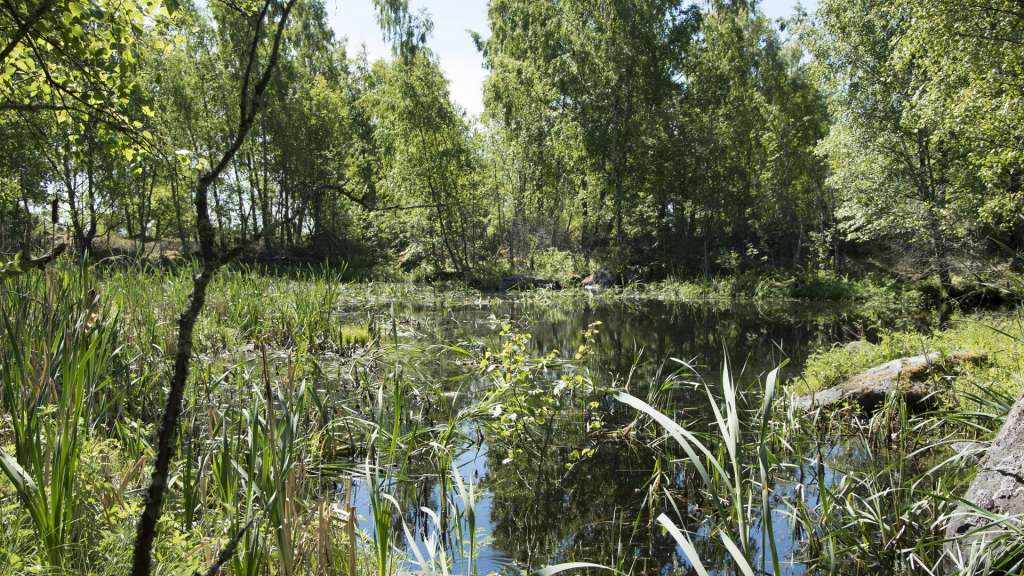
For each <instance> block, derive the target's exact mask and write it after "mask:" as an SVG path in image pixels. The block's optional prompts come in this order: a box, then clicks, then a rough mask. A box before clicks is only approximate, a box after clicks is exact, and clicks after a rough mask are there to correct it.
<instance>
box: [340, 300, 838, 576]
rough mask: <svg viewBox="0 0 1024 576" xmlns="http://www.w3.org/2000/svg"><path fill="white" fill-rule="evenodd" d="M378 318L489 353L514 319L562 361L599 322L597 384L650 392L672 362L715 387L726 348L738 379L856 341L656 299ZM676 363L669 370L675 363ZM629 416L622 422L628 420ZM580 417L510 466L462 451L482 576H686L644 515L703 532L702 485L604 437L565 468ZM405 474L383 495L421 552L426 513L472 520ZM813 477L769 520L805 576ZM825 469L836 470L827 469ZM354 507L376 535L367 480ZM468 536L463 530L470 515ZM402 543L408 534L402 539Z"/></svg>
mask: <svg viewBox="0 0 1024 576" xmlns="http://www.w3.org/2000/svg"><path fill="white" fill-rule="evenodd" d="M383 315H384V316H386V318H385V320H384V321H382V322H380V324H381V326H382V329H383V330H389V329H390V330H392V331H394V333H395V335H397V336H399V337H400V338H405V339H416V340H419V341H421V342H425V343H428V344H430V343H453V342H467V343H478V342H483V343H485V344H486V345H488V346H490V347H491V348H492V349H493V348H496V347H497V336H496V333H497V327H498V326H499V325H500V323H502V322H512V323H514V324H516V325H517V326H518V327H521V328H522V329H523V330H525V331H526V332H528V333H529V334H531V336H532V339H531V341H530V345H531V347H532V348H533V350H534V351H535V352H536V353H538V354H543V353H547V352H549V351H552V350H558V351H559V354H560V355H561V356H563V357H565V358H571V356H572V354H574V352H575V350H576V349H577V348H578V347H579V346H580V344H582V342H583V340H582V333H583V331H584V330H585V329H586V328H587V327H588V326H590V325H591V324H593V323H594V322H601V323H602V326H601V329H600V332H599V334H598V336H597V337H596V340H595V341H594V345H593V346H592V354H591V355H590V357H589V362H590V368H592V371H593V374H594V375H595V376H599V377H601V378H605V379H614V380H616V381H618V382H620V383H621V382H624V381H625V380H626V379H627V378H628V379H629V380H630V386H631V389H636V388H641V389H642V388H643V387H644V386H646V385H647V384H649V383H651V382H655V381H658V379H659V378H660V377H661V376H664V374H665V371H666V364H665V362H666V361H667V360H668V359H669V358H680V359H684V360H686V361H688V362H691V363H692V364H693V365H694V366H696V367H698V370H699V371H700V372H702V373H703V374H704V375H705V377H707V379H708V381H710V382H714V381H715V380H716V378H717V375H718V374H719V373H720V370H721V366H722V363H723V362H724V361H725V355H726V351H728V355H729V356H730V357H731V363H732V365H733V366H734V367H735V368H734V372H735V373H736V374H737V378H736V379H737V381H738V382H739V383H741V384H742V383H744V382H746V383H756V382H757V379H758V378H759V377H760V376H762V375H763V374H764V373H766V372H767V371H768V370H770V369H773V368H775V367H776V366H778V365H780V364H782V362H783V361H784V360H788V362H789V364H788V365H787V367H786V368H785V371H786V372H785V373H784V376H785V375H787V374H788V375H789V376H792V375H794V374H797V373H798V372H799V370H800V368H801V367H802V365H803V363H804V361H805V360H806V358H807V355H808V354H809V353H810V352H811V351H812V350H814V349H815V348H817V347H819V346H822V345H825V344H828V343H831V342H835V341H839V340H844V339H847V338H849V337H850V336H851V335H852V334H854V333H856V332H857V331H858V330H857V328H856V327H855V326H854V325H853V324H851V323H850V322H849V321H848V320H847V319H845V318H844V317H843V316H842V314H841V313H836V312H835V311H829V310H815V309H811V308H808V307H802V308H794V309H790V310H787V311H785V312H783V313H779V311H778V310H774V311H765V310H761V309H758V308H756V307H754V306H752V305H747V306H744V305H738V306H735V307H715V306H705V305H669V304H666V303H662V302H657V301H645V302H634V303H621V302H614V303H613V302H602V301H596V302H591V301H585V300H584V301H573V302H568V303H567V302H560V303H557V304H540V303H523V302H519V301H516V300H508V301H499V302H490V303H487V304H486V305H469V304H456V305H448V306H442V307H439V308H438V307H434V308H421V307H417V306H415V305H409V306H404V307H399V308H392V309H391V310H389V311H387V312H386V313H385V314H383ZM677 367H678V366H677V365H674V364H673V365H672V367H671V369H675V368H677ZM422 368H423V369H424V370H426V371H431V372H438V374H437V376H439V377H443V378H448V377H452V376H457V375H462V376H465V375H466V374H471V375H472V374H473V370H472V369H471V368H468V367H467V366H464V365H438V366H429V367H422ZM606 383H607V382H606ZM462 389H463V390H467V389H468V390H473V389H474V388H473V387H464V388H462ZM471 400H472V399H468V398H464V401H471ZM675 401H676V402H677V403H678V404H679V405H680V406H682V407H686V408H689V409H706V406H707V405H706V400H705V399H703V398H702V397H698V396H693V397H690V396H688V395H687V393H685V392H680V393H678V398H676V399H675ZM620 412H621V413H622V414H620V415H621V416H622V420H623V421H625V419H627V418H628V417H629V416H628V415H627V414H625V411H621V410H620ZM574 422H575V423H576V424H578V418H577V417H575V416H573V415H564V417H562V418H554V419H552V420H551V421H550V422H548V423H546V425H545V430H543V435H542V437H543V439H544V441H543V443H542V445H541V446H540V447H539V449H538V450H536V452H531V453H527V454H524V455H523V456H522V457H521V458H520V459H518V460H517V461H516V462H515V463H514V464H504V463H503V459H504V454H503V453H496V452H491V451H489V450H488V442H487V438H481V439H480V440H481V441H480V442H472V443H467V444H466V445H465V446H462V447H461V449H459V450H458V451H457V452H456V453H455V464H456V466H458V468H459V470H460V473H461V474H462V475H463V476H464V477H465V478H466V479H467V481H469V482H472V483H474V484H476V485H477V486H478V488H479V490H480V496H479V499H478V502H477V506H476V525H477V528H478V530H479V538H478V541H479V542H481V543H482V545H481V547H480V552H479V557H478V560H477V572H478V573H480V574H487V573H491V572H498V573H510V574H511V573H519V572H521V571H522V570H523V569H526V568H529V569H536V568H538V567H541V566H544V565H547V564H551V563H556V562H562V561H570V560H586V561H591V562H598V563H603V564H606V565H609V566H617V567H619V568H621V569H623V570H628V571H630V572H632V573H637V574H654V573H666V572H672V571H676V570H677V569H678V570H679V571H681V572H683V573H685V572H686V571H687V567H688V564H687V563H686V561H685V559H684V558H683V557H682V556H681V554H680V551H679V550H678V549H677V547H676V545H675V542H674V541H673V540H672V539H671V538H670V537H668V536H667V535H664V534H662V533H661V531H660V530H659V529H657V528H652V527H651V526H652V523H651V522H650V521H649V520H650V519H651V518H653V517H654V516H656V515H657V514H658V513H660V512H661V511H666V510H673V509H674V508H673V507H676V508H678V507H682V508H683V509H684V511H685V512H687V514H686V516H688V517H689V518H690V520H691V521H692V522H693V525H690V526H686V528H687V529H689V530H691V531H693V532H696V533H697V534H700V533H701V532H702V530H705V529H704V528H702V526H701V524H700V510H699V508H698V507H697V505H696V504H692V505H691V504H688V503H689V502H698V501H699V499H698V498H696V497H694V498H688V496H687V495H688V491H689V490H696V488H697V483H696V482H695V481H694V479H693V478H687V477H686V475H685V474H681V473H677V474H674V475H672V474H666V473H661V472H659V471H661V470H668V469H670V468H673V467H672V466H671V465H670V464H669V463H667V462H659V461H658V458H659V457H658V455H657V454H655V452H654V451H652V450H648V449H646V448H644V447H642V446H641V447H637V446H636V445H629V444H626V443H622V444H615V443H611V442H605V443H602V444H600V445H598V446H596V447H595V449H596V450H597V452H596V454H595V455H594V456H592V457H591V458H587V459H584V460H582V461H581V462H579V463H578V464H576V465H574V466H572V467H570V468H568V469H567V467H566V462H569V461H571V458H570V453H571V451H572V450H574V449H576V448H579V447H581V446H584V445H587V443H588V442H589V440H588V438H586V437H584V436H582V435H581V434H580V432H579V428H580V427H579V426H578V425H574ZM466 432H468V433H467V436H471V437H472V436H474V435H478V434H479V432H477V431H475V430H474V431H466ZM410 468H411V469H410V470H409V471H407V472H406V473H405V474H404V477H405V478H406V480H404V481H403V482H402V483H401V484H405V485H398V484H393V485H389V486H387V487H386V490H387V491H388V492H390V493H394V494H397V495H398V498H399V500H400V503H401V506H402V508H403V518H404V519H405V522H406V523H407V525H408V526H409V527H410V531H411V533H412V534H413V535H414V536H413V538H414V540H415V545H416V546H419V547H420V548H421V550H422V549H424V547H425V546H426V541H427V539H428V538H429V537H430V536H431V535H436V531H437V529H436V523H435V522H434V521H433V520H431V518H430V516H429V514H425V513H424V512H423V511H422V508H423V507H426V508H429V509H431V510H434V511H440V510H441V509H443V508H445V505H444V504H443V503H444V502H449V503H450V504H449V505H450V506H454V508H453V513H452V514H450V517H460V514H459V511H462V512H464V511H465V506H464V504H463V503H461V502H459V500H458V497H457V495H456V493H455V491H454V490H450V491H449V493H448V494H443V493H442V487H441V484H440V483H439V482H438V481H437V479H438V476H437V470H433V469H431V467H430V465H429V464H426V463H421V464H420V465H415V464H414V465H411V466H410ZM817 473H818V471H817V470H803V469H801V470H799V471H798V474H797V475H796V478H794V479H793V481H792V482H789V483H787V484H780V485H779V486H776V487H775V492H774V498H775V499H776V502H777V504H778V506H777V507H776V510H775V512H773V513H772V515H771V522H772V525H773V527H774V529H775V533H776V536H777V542H778V543H779V546H780V553H781V555H782V557H783V560H784V565H785V569H786V573H787V574H794V575H798V574H802V573H804V571H805V569H804V567H803V566H801V565H799V564H798V563H794V562H785V560H787V559H789V558H791V557H792V554H793V552H794V551H795V550H797V549H798V547H799V544H800V539H799V535H797V534H795V533H794V531H793V528H792V522H791V521H790V519H789V516H788V515H787V511H788V510H789V507H788V505H787V503H786V502H785V501H786V500H787V499H788V500H792V499H794V498H798V497H799V498H804V499H805V501H807V503H808V505H809V506H813V505H814V504H815V502H814V499H815V498H816V492H815V491H814V489H813V486H814V485H815V482H816V480H813V476H814V475H815V474H817ZM826 474H827V475H830V474H832V472H831V471H828V470H827V469H826ZM798 485H800V486H801V488H800V489H799V490H798V489H797V486H798ZM808 486H809V487H810V488H808ZM449 488H450V486H449ZM669 500H671V502H669ZM355 503H356V507H357V511H358V514H359V516H360V527H361V528H362V529H363V530H365V531H367V532H368V533H371V534H372V533H373V520H372V517H371V514H370V513H369V501H368V496H367V486H366V484H365V480H361V481H360V480H358V479H357V483H356V492H355ZM790 504H791V502H790ZM673 516H674V517H675V515H674V514H673ZM461 530H462V531H464V532H465V531H467V530H468V525H467V524H466V522H465V519H464V518H463V520H462V525H461ZM397 531H399V532H400V531H401V528H400V527H399V528H398V529H397ZM705 531H706V530H705ZM452 532H455V530H448V531H447V532H446V533H443V534H440V535H439V536H440V537H442V538H443V539H444V540H445V541H446V542H447V543H448V546H447V548H448V549H449V551H450V552H451V553H452V555H453V556H454V557H455V560H454V566H453V567H452V571H453V572H454V573H457V574H465V573H467V572H469V564H468V561H467V559H466V558H465V552H464V551H461V552H460V551H459V550H458V548H459V545H458V544H457V543H456V538H454V537H453V534H452ZM761 532H762V526H761V525H760V524H757V525H755V526H752V527H751V534H752V540H753V542H754V543H755V549H756V550H757V552H758V556H757V557H756V558H755V561H757V562H758V563H761V564H763V565H766V566H767V565H770V557H769V556H768V555H767V553H766V551H764V550H763V549H762V547H761V546H760V545H759V543H760V542H761ZM405 540H406V538H405V537H404V536H400V537H398V538H397V539H396V541H397V542H404V541H405ZM698 548H699V550H700V552H701V554H702V557H703V558H705V561H706V562H707V564H708V565H709V566H710V565H715V564H716V563H717V565H718V566H725V565H726V563H725V558H723V557H722V552H721V551H720V550H719V549H718V547H715V546H708V545H700V543H698ZM407 568H409V569H413V568H414V567H412V566H407Z"/></svg>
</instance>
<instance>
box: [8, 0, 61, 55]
mask: <svg viewBox="0 0 1024 576" xmlns="http://www.w3.org/2000/svg"><path fill="white" fill-rule="evenodd" d="M54 2H55V0H43V1H42V2H40V3H39V5H38V6H36V9H35V10H33V11H32V13H31V14H29V15H28V18H26V19H25V20H24V21H22V22H21V23H20V25H19V26H18V30H17V31H15V33H14V36H12V37H11V40H10V41H9V42H8V43H7V45H6V46H4V48H3V50H0V66H3V65H4V60H7V57H8V56H10V55H11V52H12V51H13V50H14V48H15V46H17V45H18V43H19V42H21V40H22V39H23V38H24V37H25V36H27V35H28V33H29V32H31V31H32V27H33V26H35V25H36V22H38V21H39V20H40V19H41V18H42V17H43V15H45V14H46V13H47V12H48V11H49V10H50V8H51V7H53V4H54Z"/></svg>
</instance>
